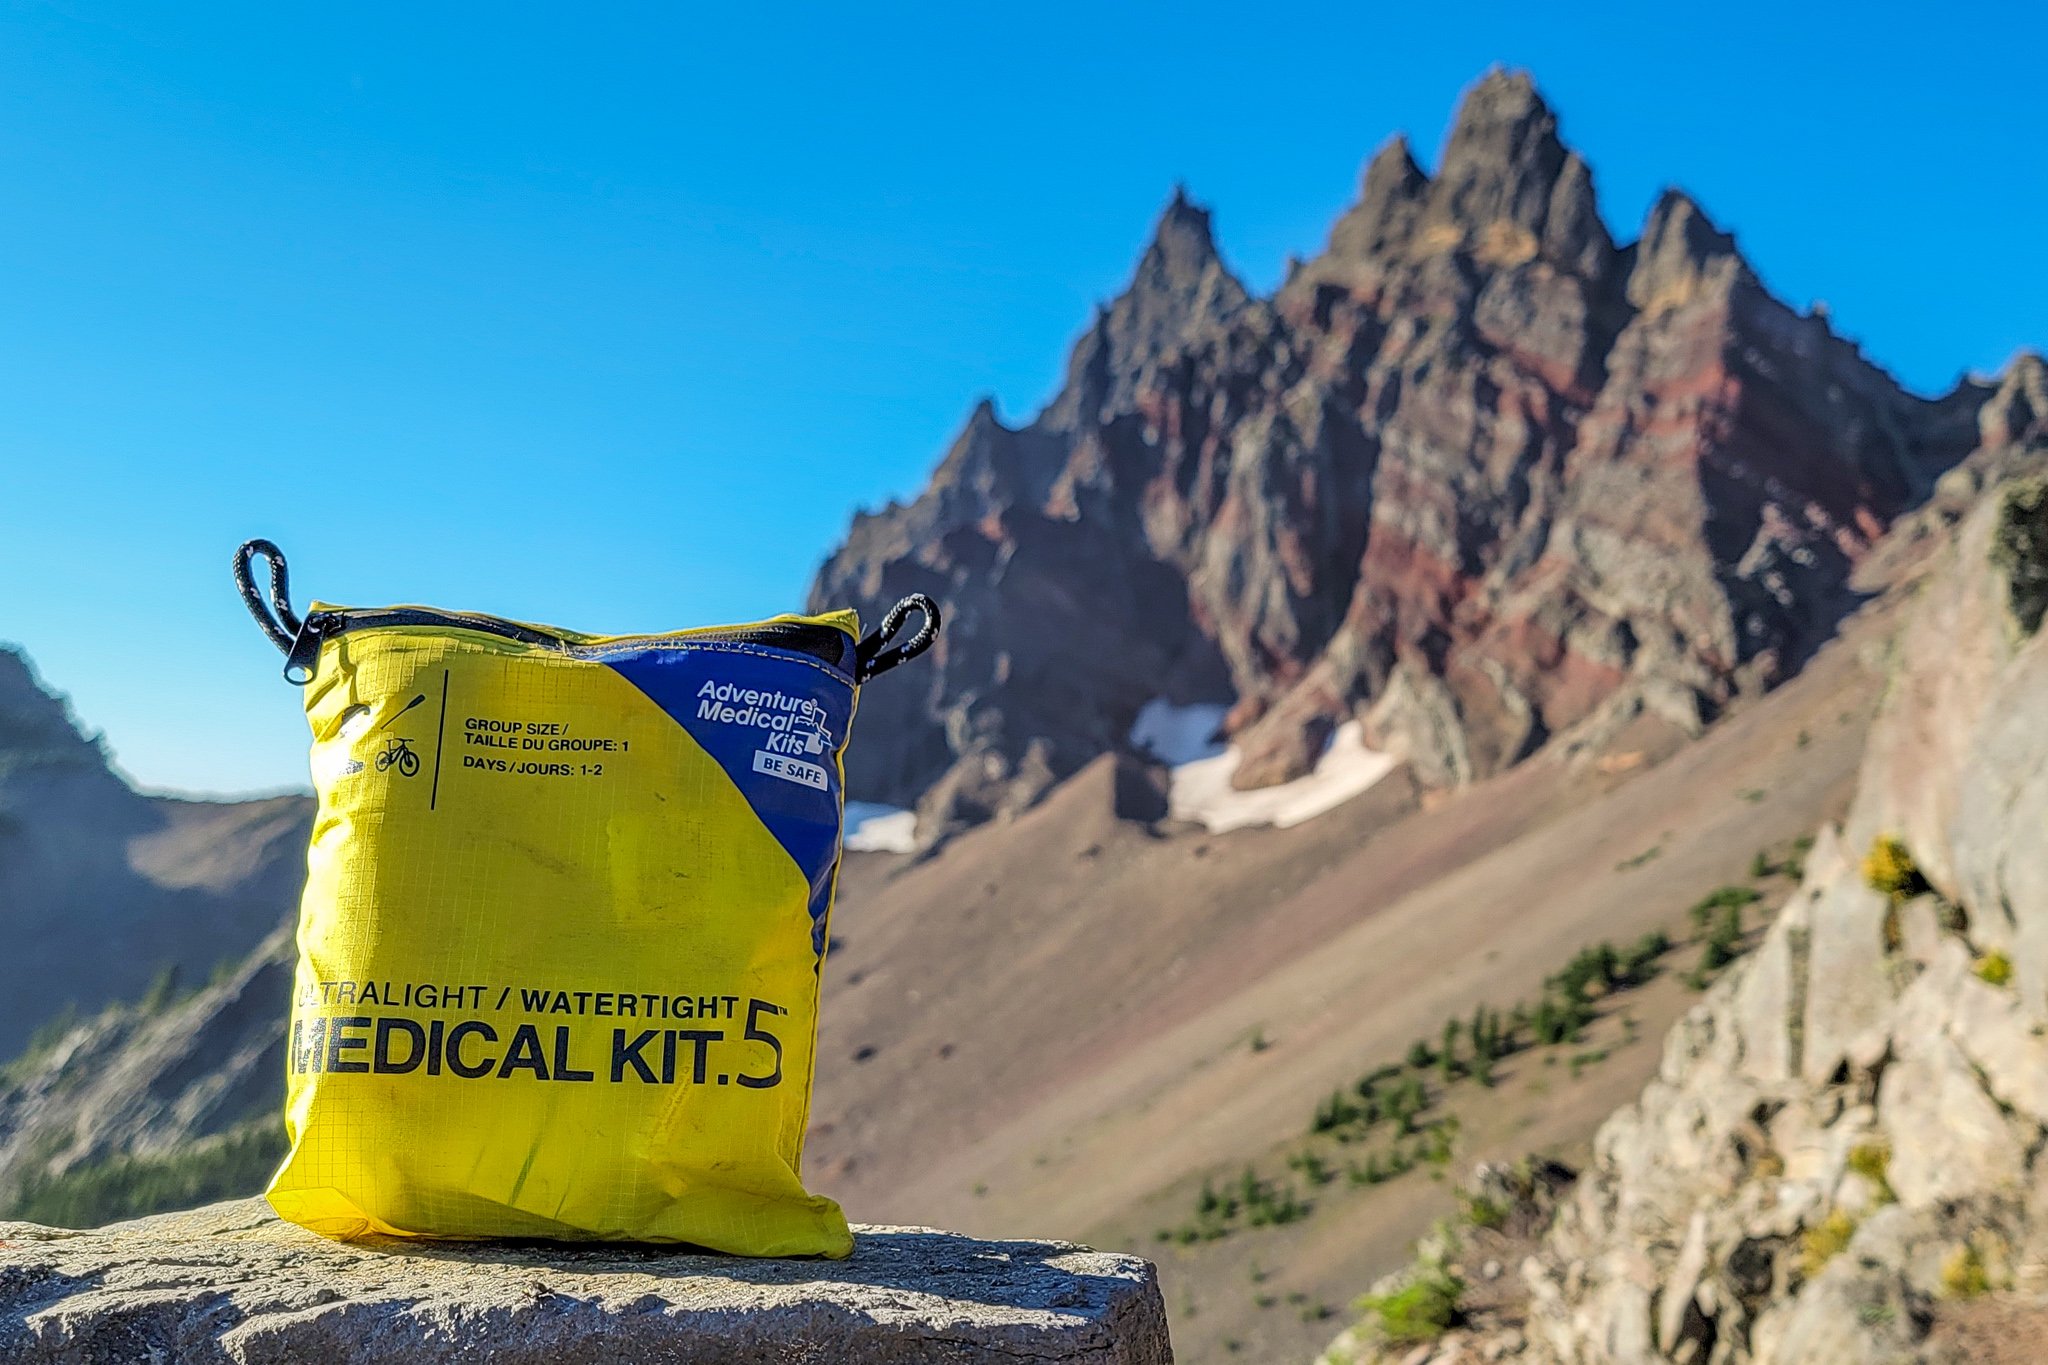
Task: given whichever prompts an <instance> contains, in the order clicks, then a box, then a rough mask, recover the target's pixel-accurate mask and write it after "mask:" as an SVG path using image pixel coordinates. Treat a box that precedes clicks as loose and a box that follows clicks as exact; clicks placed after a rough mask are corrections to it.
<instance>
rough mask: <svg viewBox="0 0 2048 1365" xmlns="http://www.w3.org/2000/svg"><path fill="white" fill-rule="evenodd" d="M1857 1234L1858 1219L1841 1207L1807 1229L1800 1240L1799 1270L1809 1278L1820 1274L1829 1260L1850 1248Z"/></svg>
mask: <svg viewBox="0 0 2048 1365" xmlns="http://www.w3.org/2000/svg"><path fill="white" fill-rule="evenodd" d="M1855 1235H1856V1220H1855V1219H1854V1218H1852V1217H1850V1216H1849V1214H1847V1213H1846V1212H1844V1211H1843V1210H1841V1209H1836V1210H1835V1211H1834V1212H1833V1213H1830V1214H1829V1215H1828V1216H1827V1217H1825V1218H1823V1219H1821V1220H1820V1222H1818V1223H1816V1224H1814V1225H1813V1226H1812V1227H1810V1228H1808V1229H1807V1230H1806V1234H1805V1236H1803V1237H1802V1238H1800V1242H1799V1270H1800V1273H1801V1274H1803V1275H1804V1276H1805V1277H1806V1278H1807V1279H1809V1280H1810V1279H1812V1278H1813V1277H1814V1276H1816V1275H1818V1274H1820V1272H1821V1270H1822V1268H1823V1267H1825V1266H1826V1265H1827V1263H1828V1262H1829V1261H1832V1260H1834V1259H1835V1257H1837V1256H1839V1255H1841V1254H1842V1252H1843V1251H1844V1250H1846V1249H1847V1248H1848V1245H1849V1239H1850V1238H1852V1237H1854V1236H1855Z"/></svg>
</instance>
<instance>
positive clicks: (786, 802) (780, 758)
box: [587, 641, 853, 957]
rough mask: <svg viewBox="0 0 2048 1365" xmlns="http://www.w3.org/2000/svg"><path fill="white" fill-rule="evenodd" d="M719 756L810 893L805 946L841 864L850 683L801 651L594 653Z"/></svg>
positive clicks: (821, 932)
mask: <svg viewBox="0 0 2048 1365" xmlns="http://www.w3.org/2000/svg"><path fill="white" fill-rule="evenodd" d="M587 657H589V658H592V659H595V660H596V661H598V662H600V663H603V664H606V665H607V666H609V667H611V668H612V669H614V670H615V671H617V672H618V673H619V674H620V675H621V676H623V677H624V678H625V679H626V681H628V682H630V683H632V684H633V686H635V687H637V688H639V689H640V690H641V691H642V692H644V693H646V694H647V696H648V698H649V699H650V700H652V701H653V702H654V704H655V705H657V706H659V707H660V708H661V709H662V710H663V711H666V712H667V713H668V714H669V716H670V717H672V718H673V719H674V720H675V722H676V723H677V724H678V725H681V726H682V727H683V729H685V730H687V731H688V732H689V734H690V737H691V738H692V739H694V740H696V741H697V743H698V745H699V746H700V747H702V748H703V750H704V752H705V753H707V754H709V755H711V757H712V758H713V759H715V760H717V762H718V764H719V766H720V767H722V768H724V769H725V773H726V776H728V777H730V778H731V779H732V783H733V785H734V786H735V787H737V788H739V790H740V794H741V795H742V796H744V797H746V799H747V804H748V805H750V806H752V807H753V809H754V814H755V815H756V816H757V817H758V818H759V819H760V821H761V823H762V824H763V825H765V826H766V827H767V829H768V832H769V833H771V834H773V835H774V836H775V838H776V840H777V841H778V842H780V843H781V845H782V847H783V848H784V849H785V850H787V852H788V853H789V856H790V857H791V858H792V859H794V860H795V861H796V865H797V866H798V867H799V868H800V869H802V871H803V874H804V877H805V879H806V880H807V881H808V882H809V883H810V888H811V900H810V911H811V946H812V948H813V949H814V950H815V951H816V952H817V953H818V954H819V955H820V956H821V957H822V956H823V954H824V951H825V912H826V909H827V908H828V906H829V905H830V902H831V896H832V870H833V866H834V864H836V863H837V861H838V858H839V818H840V816H839V812H840V790H839V761H838V760H839V752H840V750H841V749H843V748H844V747H845V745H846V731H847V726H848V725H849V724H850V723H851V721H852V719H853V684H852V683H851V682H850V681H848V680H847V679H846V677H845V676H844V675H842V674H839V673H837V672H834V671H833V670H832V669H830V668H828V667H826V666H825V665H823V664H821V663H819V662H818V661H817V660H814V659H812V658H810V657H808V656H806V655H801V654H793V653H788V652H785V651H782V650H776V649H768V648H765V647H762V646H759V645H744V644H720V643H717V642H712V641H706V642H703V643H698V644H668V645H663V646H658V647H653V648H641V647H635V648H627V649H621V650H618V651H616V652H614V651H610V650H593V651H591V652H590V653H589V655H587Z"/></svg>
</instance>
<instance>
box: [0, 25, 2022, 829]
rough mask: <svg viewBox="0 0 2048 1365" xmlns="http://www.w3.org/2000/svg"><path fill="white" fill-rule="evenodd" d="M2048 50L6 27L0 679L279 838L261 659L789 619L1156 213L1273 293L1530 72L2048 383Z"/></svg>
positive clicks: (1628, 224) (1830, 284)
mask: <svg viewBox="0 0 2048 1365" xmlns="http://www.w3.org/2000/svg"><path fill="white" fill-rule="evenodd" d="M2044 50H2048V15H2044V7H2041V6H2037V5H2021V4H2007V5H1996V4H1990V5H1977V6H1972V7H1969V8H1966V9H1961V8H1959V9H1951V10H1943V11H1935V10H1933V9H1932V8H1930V7H1925V6H1905V5H1892V6H1888V5H1883V4H1858V5H1849V4H1814V5H1803V6H1801V5H1786V4H1782V3H1772V4H1763V3H1753V2H1752V0H1733V2H1732V3H1729V4H1725V5H1722V6H1720V7H1718V8H1709V7H1704V6H1670V7H1645V6H1641V5H1637V4H1627V5H1623V4H1614V5H1607V6H1601V5H1590V6H1578V7H1574V9H1573V11H1572V13H1571V14H1570V15H1568V16H1567V15H1564V14H1562V13H1560V12H1559V11H1558V10H1557V9H1556V8H1555V7H1546V6H1531V5H1527V4H1516V5H1501V6H1489V5H1484V4H1467V5H1462V6H1459V7H1457V8H1456V10H1455V12H1454V13H1452V12H1449V11H1445V10H1443V9H1442V8H1441V7H1423V6H1409V5H1404V6H1399V7H1382V6H1373V5H1360V4H1352V5H1345V6H1330V7H1318V6H1301V7H1284V6H1272V5H1263V6H1251V5H1244V6H1236V7H1225V6H1212V5H1202V4H1185V3H1183V4H1170V5H1169V4H1152V5H1131V6H1102V5H1099V4H1080V3H1071V4H1070V3H1056V4H1044V5H1037V6H1034V7H1031V8H1030V9H1028V10H1027V9H1024V8H1021V7H1020V8H1014V9H998V8H989V7H980V6H973V5H959V4H953V5H931V6H926V7H904V6H894V5H875V4H871V5H861V6H850V5H839V6H816V7H813V6H805V5H782V6H776V7H765V6H719V7H715V8H714V7H686V6H681V5H674V4H664V5H622V4H615V5H608V6H527V5H516V4H503V3H500V4H492V5H487V6H486V5H458V4H439V5H432V6H422V5H396V4H374V3H366V4H355V5H341V4H336V3H301V4H291V5H275V4H270V5H256V4H237V3H220V4H213V5H207V6H166V5H148V6H145V5H139V4H137V5H121V4H104V5H85V4H9V5H5V6H0V373H4V382H0V639H11V640H14V641H17V642H19V643H21V644H22V645H24V646H26V647H27V648H28V650H29V651H30V653H31V654H32V655H33V657H34V658H35V659H36V661H37V663H38V665H39V667H40V668H41V670H42V672H43V674H44V676H45V677H46V678H47V679H48V680H49V681H50V682H51V683H52V684H53V685H54V686H56V687H58V688H60V689H62V690H65V691H67V692H69V693H70V694H71V695H72V697H73V700H74V703H75V705H76V707H77V709H78V711H79V713H80V714H81V715H82V717H83V718H84V719H85V721H86V723H87V724H88V725H90V726H92V727H96V728H100V729H103V730H104V731H105V732H106V734H107V736H108V738H109V741H110V743H111V745H112V747H113V749H114V751H115V753H116V756H117V758H118V759H119V761H120V762H121V764H122V766H123V767H124V768H125V769H126V770H127V771H128V772H130V773H131V774H132V775H133V776H134V777H135V778H137V779H138V780H139V781H141V782H143V783H145V784H147V785H151V786H158V787H169V788H181V789H187V790H195V791H206V792H233V791H248V790H270V789H279V788H286V787H300V786H303V785H304V783H305V778H304V758H303V745H304V736H303V731H302V722H301V720H300V718H299V715H298V712H297V705H298V698H297V694H296V693H294V692H292V691H291V689H289V688H288V687H286V686H285V685H284V684H283V683H282V682H281V681H280V680H279V678H278V674H277V658H276V655H275V654H274V653H273V652H272V651H271V649H270V647H269V646H268V645H267V644H265V643H264V642H263V641H262V640H261V638H260V637H259V636H258V635H257V634H256V632H255V630H254V628H253V627H252V626H251V625H250V624H249V622H248V621H247V620H246V618H244V617H243V616H242V614H241V609H240V606H239V605H238V604H237V603H236V601H235V600H234V596H233V593H232V592H231V590H230V588H229V585H228V580H227V576H226V566H227V561H228V553H229V551H230V549H231V548H232V547H233V546H234V545H235V544H236V543H237V542H238V541H240V540H241V539H242V538H244V537H245V536H248V535H251V534H264V535H269V536H271V537H273V538H275V539H277V540H279V541H280V542H281V543H282V544H283V545H284V546H285V548H286V549H287V550H288V551H289V552H290V553H291V556H292V563H293V568H294V571H295V576H296V579H297V584H296V590H297V592H298V593H299V595H300V596H301V597H304V596H307V595H312V594H318V595H320V596H322V597H324V598H327V599H329V600H335V601H343V602H375V601H393V600H409V601H432V602H437V603H441V604H443V605H448V606H455V607H464V608H470V609H478V610H486V611H495V612H500V613H504V614H508V615H516V616H521V617H525V618H528V619H539V620H548V621H555V622H558V623H561V624H565V625H573V626H576V627H578V628H582V629H592V630H625V629H657V628H662V627H666V626H672V625H686V624H696V623H703V622H706V621H715V620H731V619H745V618H750V617H755V616H760V615H767V614H771V613H773V612H775V611H778V610H783V609H786V608H789V607H792V606H794V605H797V604H798V603H799V602H800V601H801V599H802V596H803V593H804V589H805V586H806V584H807V582H808V580H809V577H810V575H811V573H812V571H813V569H814V568H815V566H816V564H817V562H818V560H819V559H820V558H821V556H822V555H823V554H824V553H825V552H826V550H827V549H828V548H829V547H830V545H831V544H832V543H833V541H834V540H835V539H836V538H837V536H838V535H839V534H840V532H841V531H842V530H843V528H844V526H845V524H846V520H847V517H848V515H849V514H850V512H851V511H852V509H853V508H854V507H855V506H857V505H872V504H875V503H878V502H880V501H882V500H883V499H885V498H887V497H889V496H891V495H907V494H909V493H911V492H913V491H914V490H915V489H916V488H917V487H918V485H919V484H920V483H921V482H922V480H923V478H924V476H925V474H926V473H927V472H928V471H929V469H930V467H931V465H932V463H933V462H934V461H935V460H936V459H937V457H938V455H939V454H940V453H941V451H942V449H943V447H944V445H945V444H946V442H947V440H948V439H949V438H950V436H951V435H952V434H953V432H954V430H955V429H956V428H957V426H958V424H959V423H960V421H961V420H962V419H963V418H964V417H965V415H966V414H967V412H968V410H969V409H970V407H971V406H972V404H973V402H974V401H975V399H976V398H977V397H978V396H979V395H982V394H993V395H995V397H996V400H997V402H998V405H999V407H1000V409H1001V411H1002V412H1003V413H1004V414H1005V416H1006V417H1007V418H1009V419H1011V420H1018V419H1022V418H1025V417H1028V415H1029V414H1030V413H1031V412H1032V411H1033V410H1035V409H1036V407H1037V406H1038V405H1039V404H1040V403H1041V402H1042V401H1044V399H1045V398H1046V397H1047V396H1048V395H1049V392H1050V389H1051V386H1052V384H1053V383H1054V381H1055V379H1056V377H1057V375H1058V373H1059V370H1060V367H1061V365H1062V363H1063V361H1064V358H1065V353H1066V349H1067V347H1068V345H1069V344H1070V343H1071V341H1072V339H1073V336H1074V335H1075V333H1076V332H1077V331H1078V329H1079V328H1080V327H1081V326H1082V325H1084V324H1085V322H1086V321H1087V318H1088V315H1089V309H1090V307H1091V306H1092V304H1093V303H1094V302H1095V301H1097V300H1099V299H1103V298H1106V297H1108V296H1110V295H1112V294H1114V293H1115V292H1116V291H1117V290H1118V289H1119V288H1120V287H1121V284H1122V282H1123V280H1124V277H1125V275H1126V274H1127V272H1128V270H1129V268H1130V266H1131V263H1132V261H1133V260H1134V258H1135V256H1136V253H1137V252H1138V250H1139V249H1140V247H1141V246H1142V245H1143V241H1144V238H1145V236H1146V233H1147V231H1148V229H1149V227H1150V225H1151V222H1152V219H1153V218H1154V216H1155V215H1156V213H1157V211H1158V209H1159V207H1160V206H1161V205H1162V204H1163V203H1164V202H1165V200H1166V199H1167V197H1168V196H1169V195H1170V193H1171V190H1172V186H1173V185H1174V183H1175V182H1176V181H1185V182H1186V183H1187V184H1188V186H1189V188H1190V192H1191V193H1192V194H1193V196H1194V197H1195V198H1196V199H1198V200H1200V201H1202V202H1204V203H1207V204H1209V205H1210V206H1212V207H1213V208H1214V210H1215V213H1216V224H1217V229H1218V233H1219V236H1220V239H1221V242H1222V245H1223V248H1224V251H1225V253H1226V255H1227V256H1228V257H1229V258H1230V260H1231V261H1232V262H1233V264H1234V265H1235V266H1236V267H1237V268H1238V269H1239V270H1240V271H1241V272H1242V273H1243V274H1244V275H1245V276H1246V277H1247V279H1248V280H1249V281H1250V282H1252V283H1253V284H1254V285H1256V286H1257V287H1260V288H1270V287H1271V285H1272V284H1273V282H1274V281H1275V280H1276V279H1277V278H1278V276H1279V274H1280V272H1281V269H1282V267H1283V263H1284V261H1285V258H1286V256H1287V255H1288V254H1289V253H1290V252H1294V253H1303V254H1306V253H1309V252H1312V251H1314V250H1316V249H1317V248H1318V247H1319V245H1320V244H1321V242H1322V240H1323V237H1324V235H1325V232H1326V229H1327V227H1328V225H1329V222H1330V220H1331V219H1332V218H1333V217H1334V216H1335V215H1336V214H1337V212H1338V211H1340V210H1341V209H1342V208H1343V207H1344V205H1345V204H1346V203H1348V202H1349V201H1350V199H1351V198H1352V196H1353V194H1354V192H1355V188H1356V183H1357V176H1358V173H1359V170H1360V168H1361V166H1362V165H1363V163H1364V161H1365V159H1366V157H1367V156H1368V155H1369V154H1370V152H1371V151H1372V149H1373V148H1374V147H1375V146H1377V145H1378V144H1379V143H1380V142H1381V141H1383V140H1384V139H1385V138H1386V137H1387V136H1388V135H1389V134H1391V133H1392V132H1394V131H1395V130H1397V129H1405V130H1407V131H1408V132H1410V133H1411V135H1412V136H1413V138H1414V140H1415V142H1416V145H1417V147H1418V149H1419V150H1420V151H1421V153H1422V154H1423V156H1424V159H1425V161H1426V162H1427V161H1429V160H1432V159H1433V157H1434V150H1435V148H1436V146H1437V144H1438V141H1439V139H1440V138H1441V136H1442V132H1443V129H1444V125H1445V121H1446V119H1447V118H1448V116H1449V114H1450V111H1451V109H1452V106H1453V104H1454V102H1455V100H1456V98H1457V95H1458V92H1459V91H1460V90H1461V89H1462V88H1463V87H1464V86H1465V85H1466V84H1467V83H1468V82H1470V81H1471V80H1472V79H1473V78H1474V77H1475V76H1477V75H1478V74H1479V73H1480V72H1481V71H1482V70H1484V69H1485V68H1486V67H1487V66H1488V65H1490V64H1492V63H1495V62H1505V63H1507V64H1510V65H1517V66H1527V67H1528V68H1530V69H1531V70H1532V71H1533V72H1534V73H1535V76H1536V78H1537V81H1538V83H1539V84H1540V85H1541V86H1542V88H1543V89H1544V91H1545V93H1546V95H1547V96H1548V97H1549V98H1550V100H1551V101H1552V103H1553V104H1554V105H1555V106H1556V107H1557V108H1558V110H1559V112H1560V115H1561V117H1562V119H1563V122H1564V131H1565V136H1566V138H1567V140H1568V141H1570V142H1572V143H1573V144H1574V145H1576V146H1578V147H1580V148H1581V149H1582V150H1583V151H1584V152H1585V153H1586V154H1587V156H1588V157H1589V159H1590V160H1591V161H1592V163H1593V166H1594V168H1595V172H1596V176H1597V179H1598V183H1599V186H1600V189H1601V194H1602V201H1603V204H1604V206H1605V211H1606V213H1607V216H1608V220H1609V222H1610V224H1611V225H1612V226H1613V227H1614V229H1615V231H1616V232H1617V234H1618V235H1619V236H1621V237H1622V238H1623V239H1625V240H1626V239H1628V238H1632V237H1633V236H1634V235H1635V232H1636V228H1637V226H1638V224H1639V223H1640V221H1641V219H1642V215H1643V213H1644V211H1645V210H1646V209H1647V207H1648V205H1649V204H1650V202H1651V200H1652V199H1653V197H1654V196H1655V194H1656V192H1657V191H1658V189H1659V188H1660V187H1661V186H1663V185H1665V184H1667V183H1678V184H1682V185H1684V186H1685V187H1687V188H1688V189H1689V190H1691V191H1692V192H1693V193H1694V194H1695V195H1696V196H1697V197H1698V198H1699V199H1700V200H1701V201H1702V202H1703V203H1704V204H1705V205H1706V206H1707V208H1708V209H1709V211H1710V212H1711V213H1712V214H1713V215H1714V216H1715V217H1716V218H1717V219H1718V220H1719V221H1720V222H1721V223H1722V224H1723V225H1724V226H1727V227H1729V228H1732V229H1733V230H1734V231H1735V232H1736V233H1737V235H1738V237H1739V238H1740V240H1741V242H1742V244H1743V246H1744V248H1745V249H1746V251H1747V252H1748V253H1749V255H1750V256H1751V259H1752V260H1753V261H1754V263H1755V264H1756V265H1757V267H1758V268H1759V270H1760V271H1761V273H1762V274H1763V275H1764V276H1765V278H1766V279H1767V280H1768V281H1769V282H1770V283H1771V284H1772V285H1773V287H1775V288H1776V289H1778V290H1779V291H1781V292H1782V293H1783V294H1785V295H1786V296H1787V297H1788V298H1790V299H1791V300H1792V301H1794V302H1795V303H1799V304H1805V303H1807V302H1810V301H1812V300H1815V299H1824V300H1826V301H1827V303H1828V304H1829V306H1830V307H1831V309H1832V310H1833V315H1834V317H1835V319H1836V322H1837V325H1838V326H1840V327H1841V328H1843V329H1844V330H1845V331H1847V332H1848V333H1849V334H1851V335H1852V336H1855V337H1857V338H1858V339H1859V340H1861V341H1862V342H1863V344H1864V345H1865V347H1866V348H1867V349H1868V351H1869V352H1870V353H1871V355H1872V356H1873V357H1874V358H1875V359H1877V360H1879V361H1880V362H1882V363H1884V364H1886V365H1888V366H1889V367H1891V368H1892V369H1893V370H1894V371H1895V372H1896V373H1898V374H1899V375H1900V376H1901V377H1902V378H1903V379H1904V380H1905V381H1906V382H1907V383H1909V384H1910V385H1912V386H1914V387H1916V388H1918V389H1921V390H1928V391H1931V390H1938V389H1941V388H1945V387H1946V386H1947V385H1948V384H1949V383H1951V382H1952V381H1953V380H1954V378H1955V377H1956V375H1957V374H1958V372H1959V371H1961V370H1963V369H1966V368H1974V369H1994V368H1996V367H1998V366H2000V365H2002V364H2003V363H2004V362H2005V360H2006V359H2007V358H2008V357H2009V356H2010V354H2011V353H2012V352H2013V350H2014V349H2015V348H2016V347H2018V346H2021V345H2023V344H2028V345H2036V346H2038V345H2040V344H2042V343H2044V342H2048V272H2044V271H2043V270H2042V269H2041V261H2042V260H2043V258H2044V251H2043V248H2044V247H2048V226H2044V225H2048V153H2044V151H2043V147H2044V142H2043V138H2042V135H2041V113H2040V106H2039V86H2038V75H2039V67H2038V63H2039V60H2040V54H2041V53H2042V52H2043V51H2044Z"/></svg>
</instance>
